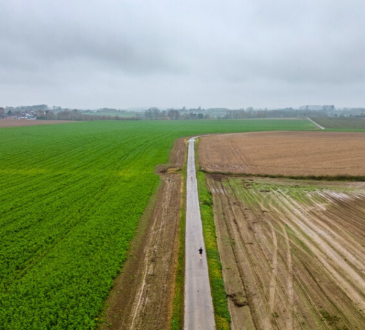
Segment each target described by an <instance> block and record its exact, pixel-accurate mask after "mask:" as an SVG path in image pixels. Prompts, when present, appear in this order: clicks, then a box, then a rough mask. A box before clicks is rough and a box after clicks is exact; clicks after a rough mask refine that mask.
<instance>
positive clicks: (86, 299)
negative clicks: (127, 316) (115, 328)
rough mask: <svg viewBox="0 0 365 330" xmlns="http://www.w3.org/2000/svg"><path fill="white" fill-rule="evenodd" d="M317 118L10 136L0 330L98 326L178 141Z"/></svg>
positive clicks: (32, 131)
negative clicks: (162, 166) (158, 171)
mask: <svg viewBox="0 0 365 330" xmlns="http://www.w3.org/2000/svg"><path fill="white" fill-rule="evenodd" d="M311 128H313V125H312V124H311V123H309V122H308V121H300V120H298V121H285V120H283V121H280V120H275V121H262V120H258V121H205V122H204V123H203V122H201V123H200V122H88V123H85V122H83V123H70V124H65V125H54V126H47V125H45V126H38V127H37V126H33V127H22V128H6V129H1V130H0V139H1V141H2V148H1V151H0V227H1V231H0V320H1V322H0V329H29V330H31V329H37V330H42V329H93V328H94V327H95V318H96V316H97V315H98V313H99V311H100V309H101V307H102V304H103V302H104V300H105V298H106V297H107V295H108V292H109V290H110V288H111V286H112V280H113V278H114V277H115V276H116V274H117V273H118V271H120V269H121V267H122V265H123V262H124V260H125V259H126V258H127V251H128V247H129V242H130V240H131V239H132V238H133V236H134V234H135V231H136V228H137V225H138V220H139V218H140V216H141V214H142V213H143V211H144V209H145V207H146V205H147V203H148V200H149V198H150V196H151V194H152V193H153V191H154V190H155V189H156V187H157V185H158V182H159V178H158V176H157V175H155V174H154V168H155V166H156V165H157V164H162V163H166V162H167V159H168V154H169V150H170V149H171V147H172V145H173V142H174V140H175V139H177V138H179V137H181V136H189V135H195V134H205V133H215V132H222V133H224V132H243V131H255V130H269V129H278V130H279V129H280V130H283V129H311Z"/></svg>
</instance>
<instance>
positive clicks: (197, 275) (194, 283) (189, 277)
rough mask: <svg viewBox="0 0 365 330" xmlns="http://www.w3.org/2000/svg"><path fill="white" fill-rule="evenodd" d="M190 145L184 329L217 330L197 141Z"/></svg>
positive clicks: (187, 185)
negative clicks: (206, 241) (200, 187)
mask: <svg viewBox="0 0 365 330" xmlns="http://www.w3.org/2000/svg"><path fill="white" fill-rule="evenodd" d="M188 142H189V149H188V169H187V182H186V189H187V190H186V191H187V194H186V232H185V318H184V328H185V329H188V330H198V329H204V330H211V329H215V320H214V310H213V302H212V295H211V292H210V284H209V275H208V266H207V258H206V254H205V245H204V239H203V228H202V222H201V218H200V208H199V200H198V188H197V181H196V171H195V155H194V142H195V138H191V139H190V140H189V141H188ZM200 247H202V248H203V250H204V252H203V258H202V259H201V260H200V259H199V251H198V250H199V248H200Z"/></svg>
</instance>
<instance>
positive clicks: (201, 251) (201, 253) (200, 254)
mask: <svg viewBox="0 0 365 330" xmlns="http://www.w3.org/2000/svg"><path fill="white" fill-rule="evenodd" d="M199 256H200V259H201V258H202V257H203V248H200V249H199Z"/></svg>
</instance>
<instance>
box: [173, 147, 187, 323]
mask: <svg viewBox="0 0 365 330" xmlns="http://www.w3.org/2000/svg"><path fill="white" fill-rule="evenodd" d="M181 174H182V191H181V198H182V203H181V208H180V228H179V254H178V265H177V269H176V279H175V296H174V301H173V310H172V319H171V330H180V329H182V328H183V326H184V284H185V281H184V279H185V223H186V220H185V219H186V153H185V163H184V166H183V167H182V169H181Z"/></svg>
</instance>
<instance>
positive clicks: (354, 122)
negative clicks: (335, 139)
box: [312, 117, 365, 130]
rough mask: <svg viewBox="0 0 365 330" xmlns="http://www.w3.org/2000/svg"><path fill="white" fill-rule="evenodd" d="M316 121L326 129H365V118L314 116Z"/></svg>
mask: <svg viewBox="0 0 365 330" xmlns="http://www.w3.org/2000/svg"><path fill="white" fill-rule="evenodd" d="M312 120H314V121H315V122H316V123H318V124H319V125H321V126H323V127H324V128H326V129H350V130H352V129H355V130H356V129H358V130H364V129H365V118H334V117H327V118H312Z"/></svg>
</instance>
